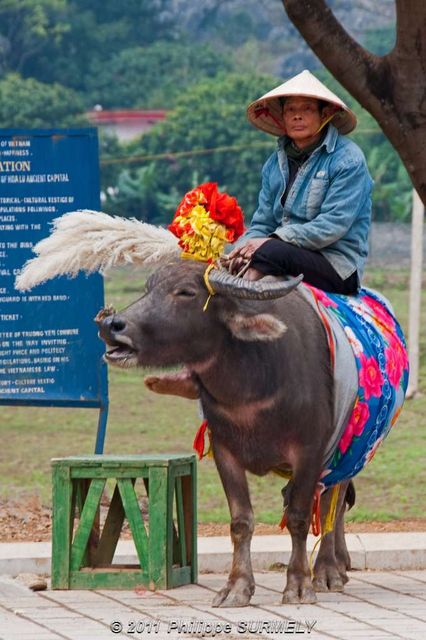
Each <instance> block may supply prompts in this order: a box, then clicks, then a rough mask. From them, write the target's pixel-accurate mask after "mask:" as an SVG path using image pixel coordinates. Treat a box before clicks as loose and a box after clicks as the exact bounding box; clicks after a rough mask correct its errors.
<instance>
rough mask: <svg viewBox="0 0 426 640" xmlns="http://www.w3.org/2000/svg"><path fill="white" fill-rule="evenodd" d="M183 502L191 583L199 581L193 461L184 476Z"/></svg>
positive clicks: (195, 467) (194, 469)
mask: <svg viewBox="0 0 426 640" xmlns="http://www.w3.org/2000/svg"><path fill="white" fill-rule="evenodd" d="M182 500H183V514H184V521H185V540H186V555H187V564H189V565H190V566H191V582H192V583H193V584H194V583H195V582H197V580H198V558H197V464H196V462H195V460H193V461H191V473H190V475H188V476H182Z"/></svg>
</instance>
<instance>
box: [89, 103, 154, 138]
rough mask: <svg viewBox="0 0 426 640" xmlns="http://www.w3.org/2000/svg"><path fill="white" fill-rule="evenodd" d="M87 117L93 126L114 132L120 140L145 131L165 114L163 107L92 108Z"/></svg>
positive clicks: (134, 136) (133, 136)
mask: <svg viewBox="0 0 426 640" xmlns="http://www.w3.org/2000/svg"><path fill="white" fill-rule="evenodd" d="M86 115H87V118H88V119H89V121H90V122H91V124H92V125H93V126H95V127H100V128H102V129H103V130H104V131H107V132H109V133H114V134H115V135H116V136H117V137H118V138H119V139H120V140H131V139H132V138H136V137H137V136H139V135H141V134H142V133H146V132H147V131H149V130H150V129H152V127H153V126H154V125H155V124H156V123H157V122H160V121H161V120H164V118H165V117H166V115H167V111H165V110H164V109H150V110H144V109H120V110H119V111H108V110H105V111H104V110H103V109H96V108H95V109H93V110H92V111H89V112H88V113H87V114H86Z"/></svg>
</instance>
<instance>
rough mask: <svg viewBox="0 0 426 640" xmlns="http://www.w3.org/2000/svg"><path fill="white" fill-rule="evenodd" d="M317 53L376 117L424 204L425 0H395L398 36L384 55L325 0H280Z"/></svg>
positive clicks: (425, 117) (425, 172) (425, 162)
mask: <svg viewBox="0 0 426 640" xmlns="http://www.w3.org/2000/svg"><path fill="white" fill-rule="evenodd" d="M282 2H283V5H284V8H285V10H286V12H287V15H288V17H289V18H290V20H291V21H292V22H293V24H294V25H295V26H296V28H297V29H298V30H299V32H300V33H301V35H302V36H303V38H304V39H305V40H306V42H307V44H308V45H309V46H310V47H311V49H312V50H313V51H314V52H315V53H316V55H317V56H318V58H319V59H320V60H321V62H323V64H324V65H325V66H326V67H327V69H329V71H330V72H331V73H332V74H333V76H335V77H336V78H337V80H338V81H339V82H340V83H341V84H342V85H343V86H344V87H345V88H346V89H347V90H348V91H349V93H351V95H353V97H354V98H355V99H356V100H357V101H358V102H359V103H360V104H361V105H362V106H363V107H364V108H365V109H367V111H369V112H370V113H371V115H372V116H373V117H374V118H375V119H376V120H377V122H378V123H379V125H380V127H381V128H382V130H383V132H384V133H385V135H386V136H387V137H388V138H389V140H390V142H391V143H392V145H393V146H394V147H395V149H396V150H397V152H398V153H399V155H400V157H401V160H402V162H403V163H404V165H405V167H406V169H407V171H408V174H409V175H410V178H411V180H412V182H413V184H414V187H415V189H416V190H417V192H418V194H419V196H420V197H421V199H422V201H423V203H424V204H426V148H425V145H424V140H425V139H426V87H425V84H424V82H423V78H425V77H426V3H425V2H424V1H423V0H396V11H397V38H396V43H395V47H394V48H393V50H392V51H390V52H389V53H388V54H387V55H385V56H377V55H375V54H373V53H371V52H370V51H367V50H366V49H364V48H363V47H362V46H361V45H360V44H359V43H358V42H356V41H355V40H354V39H353V38H352V37H351V36H350V35H349V34H348V33H347V31H346V30H345V29H344V28H343V26H342V25H341V24H340V22H339V21H338V20H337V19H336V17H335V16H334V14H333V12H332V11H331V10H330V8H329V7H328V6H327V4H326V2H325V0H307V1H306V2H300V0H282Z"/></svg>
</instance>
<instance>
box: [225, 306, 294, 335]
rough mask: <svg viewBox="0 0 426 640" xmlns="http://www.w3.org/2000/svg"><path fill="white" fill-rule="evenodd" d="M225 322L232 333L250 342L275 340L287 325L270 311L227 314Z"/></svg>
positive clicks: (285, 329) (284, 330)
mask: <svg viewBox="0 0 426 640" xmlns="http://www.w3.org/2000/svg"><path fill="white" fill-rule="evenodd" d="M225 322H226V325H227V327H228V328H229V330H230V331H231V333H232V335H234V336H235V337H236V338H238V339H239V340H246V341H250V342H251V341H257V340H262V341H268V340H277V339H278V338H281V336H282V335H283V334H284V333H285V332H286V331H287V325H285V324H284V322H282V321H281V320H278V319H277V318H275V317H274V316H273V315H271V314H270V313H257V314H256V315H254V316H246V315H243V314H242V313H234V314H232V315H231V314H230V315H227V317H226V320H225Z"/></svg>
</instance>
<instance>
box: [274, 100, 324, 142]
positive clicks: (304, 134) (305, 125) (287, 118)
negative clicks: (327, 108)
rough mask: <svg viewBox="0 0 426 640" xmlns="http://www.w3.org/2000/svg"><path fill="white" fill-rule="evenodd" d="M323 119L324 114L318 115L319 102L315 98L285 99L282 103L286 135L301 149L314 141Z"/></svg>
mask: <svg viewBox="0 0 426 640" xmlns="http://www.w3.org/2000/svg"><path fill="white" fill-rule="evenodd" d="M323 111H324V110H323ZM323 119H324V112H323V113H320V110H319V102H318V100H316V99H315V98H303V97H302V96H300V97H299V96H295V97H292V98H287V99H286V101H285V103H284V107H283V120H284V125H285V129H286V133H287V135H288V136H289V137H290V138H292V140H294V142H295V143H296V145H297V146H298V147H300V148H301V149H303V147H305V146H307V145H309V144H311V142H313V141H314V139H315V137H316V134H317V133H318V129H319V128H320V126H321V123H322V121H323Z"/></svg>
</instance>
